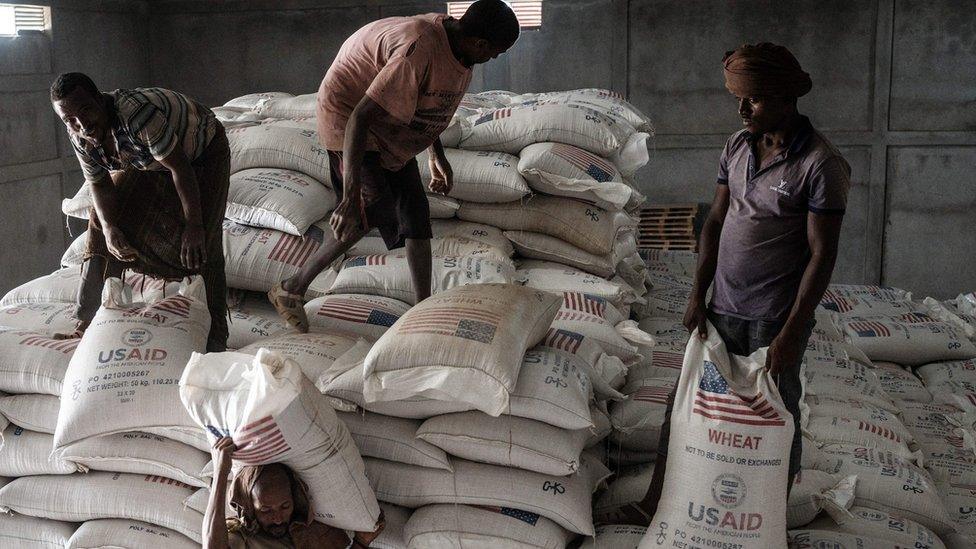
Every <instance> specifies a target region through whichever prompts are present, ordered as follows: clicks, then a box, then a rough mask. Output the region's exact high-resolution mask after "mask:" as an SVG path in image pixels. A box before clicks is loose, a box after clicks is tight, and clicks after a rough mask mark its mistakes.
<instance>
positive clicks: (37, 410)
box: [0, 394, 61, 435]
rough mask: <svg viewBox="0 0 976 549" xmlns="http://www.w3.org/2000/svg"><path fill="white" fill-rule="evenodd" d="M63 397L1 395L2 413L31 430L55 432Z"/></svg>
mask: <svg viewBox="0 0 976 549" xmlns="http://www.w3.org/2000/svg"><path fill="white" fill-rule="evenodd" d="M60 409H61V399H59V398H58V397H56V396H53V395H41V394H26V395H7V396H4V397H0V415H3V416H5V417H6V418H7V419H9V420H10V421H11V422H12V423H13V424H14V425H17V426H20V427H23V428H25V429H27V430H30V431H37V432H39V433H47V434H49V435H53V434H54V430H55V429H56V428H57V425H58V411H59V410H60Z"/></svg>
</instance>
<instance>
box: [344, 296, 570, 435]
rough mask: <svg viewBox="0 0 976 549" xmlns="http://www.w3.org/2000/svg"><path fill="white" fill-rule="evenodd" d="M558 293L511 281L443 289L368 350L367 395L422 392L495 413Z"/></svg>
mask: <svg viewBox="0 0 976 549" xmlns="http://www.w3.org/2000/svg"><path fill="white" fill-rule="evenodd" d="M560 302H561V298H560V297H559V296H556V295H552V294H547V293H545V292H541V291H538V290H531V289H529V288H524V287H522V286H515V285H512V284H476V285H470V286H461V287H458V288H454V289H452V290H447V291H445V292H443V293H441V294H437V295H434V296H432V297H429V298H427V299H426V300H424V301H423V302H422V303H420V304H418V305H417V306H415V307H414V308H412V309H410V310H409V311H407V313H406V314H405V315H403V316H402V317H400V320H398V321H397V322H396V324H394V325H393V327H392V328H390V330H389V331H387V332H386V334H384V335H383V337H381V338H380V340H379V341H377V342H376V345H374V346H373V348H372V349H371V350H370V352H369V355H367V357H366V365H365V372H364V375H365V381H364V385H363V397H364V398H365V400H366V401H367V402H377V401H389V400H399V399H401V398H406V397H411V396H427V397H430V398H435V399H438V400H449V401H460V402H466V403H468V404H471V405H472V406H474V407H476V408H477V409H479V410H481V411H483V412H485V413H487V414H489V415H493V416H497V415H499V414H501V413H503V412H504V411H505V410H507V409H508V407H509V394H510V393H511V392H512V390H513V389H514V387H515V382H516V380H517V379H518V370H519V367H520V366H521V365H522V358H523V356H524V355H525V351H527V350H528V349H529V348H530V347H532V346H533V345H535V344H536V343H538V342H539V340H541V339H542V337H543V336H544V335H545V334H546V332H547V331H548V329H549V325H550V324H551V323H552V320H553V318H554V317H555V316H556V312H557V311H558V310H559V304H560Z"/></svg>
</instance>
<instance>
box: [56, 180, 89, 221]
mask: <svg viewBox="0 0 976 549" xmlns="http://www.w3.org/2000/svg"><path fill="white" fill-rule="evenodd" d="M94 206H95V201H94V200H93V199H92V194H91V185H89V184H88V183H82V185H81V187H79V188H78V192H76V193H75V195H74V196H72V197H71V198H65V199H64V200H62V201H61V213H63V214H64V215H66V216H68V217H75V218H78V219H88V216H90V215H91V209H92V208H93V207H94Z"/></svg>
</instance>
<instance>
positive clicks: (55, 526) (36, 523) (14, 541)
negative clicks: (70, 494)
mask: <svg viewBox="0 0 976 549" xmlns="http://www.w3.org/2000/svg"><path fill="white" fill-rule="evenodd" d="M77 526H78V525H77V524H73V523H70V522H63V521H59V520H48V519H42V518H37V517H30V516H27V515H0V547H11V548H13V547H16V548H17V549H53V548H61V547H65V544H66V543H68V538H70V537H71V534H73V533H74V531H75V528H77Z"/></svg>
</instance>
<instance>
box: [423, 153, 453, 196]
mask: <svg viewBox="0 0 976 549" xmlns="http://www.w3.org/2000/svg"><path fill="white" fill-rule="evenodd" d="M427 164H428V166H429V167H430V185H428V186H429V187H430V190H431V192H435V193H437V194H442V195H444V196H447V193H449V192H451V189H453V188H454V170H453V169H452V168H451V163H450V162H448V161H447V158H440V157H438V155H436V154H431V155H430V160H428V161H427Z"/></svg>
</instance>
